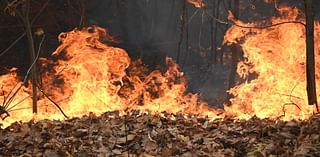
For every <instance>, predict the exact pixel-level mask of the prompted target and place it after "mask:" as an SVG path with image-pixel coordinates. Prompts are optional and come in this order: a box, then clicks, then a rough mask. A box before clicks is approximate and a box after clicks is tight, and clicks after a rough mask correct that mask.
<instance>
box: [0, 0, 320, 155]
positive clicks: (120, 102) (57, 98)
mask: <svg viewBox="0 0 320 157" xmlns="http://www.w3.org/2000/svg"><path fill="white" fill-rule="evenodd" d="M192 2H193V1H192ZM196 2H197V3H196ZM200 2H201V3H200ZM268 2H269V1H268ZM192 4H193V5H196V4H197V5H200V4H201V5H200V6H198V7H197V8H200V9H203V8H204V7H205V6H204V3H203V2H202V1H199V3H198V1H195V2H194V3H192ZM278 11H279V13H280V14H281V15H282V16H280V17H273V18H272V19H270V21H269V22H268V25H269V26H270V27H262V26H261V27H260V25H261V23H244V22H241V21H239V20H236V19H233V17H232V16H231V14H230V20H231V21H233V23H234V25H233V26H232V27H231V28H229V29H228V31H227V32H226V34H225V36H224V43H225V44H226V45H231V44H239V45H240V46H241V49H242V50H243V58H244V59H243V60H241V61H240V62H239V63H238V65H237V73H238V76H239V78H240V79H239V80H241V81H239V82H238V84H237V85H236V86H235V87H233V88H231V89H229V91H228V92H229V93H230V95H232V98H231V99H230V102H231V104H228V105H227V104H226V105H224V108H217V107H212V106H214V104H210V106H211V107H210V106H209V104H208V103H206V102H205V101H203V100H202V99H201V98H200V97H199V95H198V94H194V93H191V92H188V91H187V80H186V77H185V75H184V73H183V72H182V71H181V70H180V68H179V65H178V64H176V63H175V61H174V60H173V59H172V58H170V57H167V58H166V67H165V68H163V69H156V70H150V69H148V67H147V66H146V65H144V64H143V63H142V61H141V60H140V59H136V60H133V59H131V58H130V57H129V55H128V53H127V52H126V50H124V49H122V48H118V47H116V46H114V45H116V44H114V43H117V41H116V40H115V39H114V38H113V37H112V36H111V35H109V33H108V31H107V30H106V29H103V28H101V27H98V26H92V27H84V28H81V29H74V30H73V31H70V32H66V33H61V34H60V35H59V37H58V38H59V41H60V45H59V46H58V48H57V49H56V50H55V51H54V52H53V53H52V56H51V57H52V59H46V58H39V60H38V63H39V66H38V67H39V75H40V78H39V84H37V86H36V87H37V89H38V92H37V109H38V111H37V114H34V113H32V112H31V109H32V101H33V100H32V92H33V91H32V87H31V84H32V83H31V82H28V81H26V79H25V78H21V76H18V74H17V72H16V69H15V68H13V69H10V70H8V72H7V73H6V74H3V75H1V76H0V84H1V97H0V102H3V103H2V105H1V106H0V116H1V119H2V121H1V123H2V124H3V126H4V127H7V128H6V129H2V130H0V135H1V138H0V151H1V152H3V153H4V154H5V155H7V156H8V155H12V154H18V155H21V154H29V155H31V156H35V155H39V156H41V155H44V156H77V155H79V154H82V155H84V156H95V154H101V155H103V154H104V155H105V156H108V155H109V156H119V155H123V156H130V155H131V154H139V155H140V154H143V155H144V156H159V155H162V156H174V155H176V156H215V155H213V154H216V156H243V155H245V154H251V155H253V156H264V155H266V156H268V155H271V154H276V155H288V156H293V155H295V156H299V155H301V154H302V155H303V154H304V153H311V154H313V155H319V152H320V148H319V143H320V141H319V136H320V135H319V133H316V132H317V129H319V117H317V116H313V115H314V113H315V112H316V108H315V105H313V106H312V105H308V98H307V91H306V77H305V76H306V55H305V54H306V53H305V52H306V48H305V47H306V46H305V41H306V36H305V24H304V23H305V22H304V20H303V19H302V18H301V17H300V12H299V10H298V9H296V8H291V7H279V8H278ZM288 21H296V22H288ZM279 23H282V24H279ZM263 24H264V25H265V23H263ZM319 42H320V24H319V23H318V22H315V60H316V64H315V67H316V73H315V78H316V80H317V82H316V83H317V84H316V87H317V91H319V89H320V88H319V87H320V84H319V82H320V81H319V80H320V51H319V50H320V47H319V46H320V43H319ZM317 98H318V99H320V95H319V93H318V95H317ZM81 116H84V117H83V118H77V117H81ZM262 119H263V120H262ZM30 120H32V121H30ZM57 120H65V121H57ZM16 121H29V122H28V123H20V122H16ZM260 123H261V124H260ZM10 125H11V126H10ZM8 126H9V127H8ZM314 126H316V128H315V127H314ZM308 130H309V131H308ZM51 131H52V132H51ZM66 131H67V132H68V133H66ZM312 131H314V132H312ZM33 132H36V133H33ZM8 136H10V137H8ZM44 136H45V137H44ZM236 136H239V137H240V136H244V138H236ZM19 138H25V139H27V142H22V143H23V145H22V144H21V143H20V142H19V141H18V140H17V139H19ZM3 141H5V142H3ZM28 142H30V143H28ZM6 143H9V144H6ZM19 143H20V144H19ZM31 143H33V146H32V150H28V151H27V150H24V149H26V145H28V144H31ZM15 145H19V147H18V148H15ZM312 145H316V146H312ZM293 147H294V148H293ZM48 150H50V151H48Z"/></svg>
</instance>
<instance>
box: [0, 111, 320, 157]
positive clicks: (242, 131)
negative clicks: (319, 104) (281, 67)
mask: <svg viewBox="0 0 320 157" xmlns="http://www.w3.org/2000/svg"><path fill="white" fill-rule="evenodd" d="M319 130H320V116H314V117H312V118H310V119H308V120H304V121H289V122H283V121H280V120H267V119H264V120H263V119H258V118H256V117H253V118H251V119H249V120H246V121H245V120H234V119H232V118H229V119H228V118H226V119H217V120H213V121H210V120H209V119H207V118H205V117H199V116H190V115H189V116H186V115H182V114H168V113H162V114H161V115H150V114H144V113H140V112H139V111H131V112H128V113H127V115H123V116H120V115H119V113H118V112H108V113H104V114H102V115H101V116H95V115H94V114H90V115H89V116H84V117H82V118H73V119H69V120H65V121H56V120H54V121H52V120H41V121H37V122H35V121H30V122H25V123H21V122H17V123H14V124H12V125H11V126H9V127H7V128H5V129H1V130H0V152H1V154H2V155H1V156H26V157H27V156H50V157H60V156H79V157H81V156H83V157H88V156H99V157H100V156H101V157H104V156H110V157H111V156H163V157H167V156H185V157H189V156H190V157H191V156H208V157H210V156H214V157H219V156H238V157H241V156H255V157H264V156H297V157H298V156H320V138H319V137H320V132H319Z"/></svg>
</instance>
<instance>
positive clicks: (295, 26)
mask: <svg viewBox="0 0 320 157" xmlns="http://www.w3.org/2000/svg"><path fill="white" fill-rule="evenodd" d="M278 11H279V12H280V13H281V15H282V17H281V18H280V17H273V18H272V19H271V21H272V24H277V23H281V22H286V21H298V20H299V19H298V16H299V11H298V9H296V8H290V7H281V8H279V10H278ZM230 17H232V16H230ZM235 22H236V23H237V24H238V25H244V26H255V25H257V24H256V23H255V24H254V23H249V24H244V23H242V22H241V21H235ZM319 37H320V25H319V23H317V22H316V24H315V50H316V51H315V55H316V80H317V91H320V90H319V89H320V88H319V87H320V84H319V79H320V69H319V68H320V62H319V60H320V54H319V48H320V47H319V45H320V43H319V42H320V38H319ZM238 41H240V42H242V44H241V47H242V50H243V52H244V57H245V58H246V60H245V61H242V62H240V63H239V64H238V74H239V75H240V76H241V77H243V78H248V76H250V75H252V74H254V73H255V74H257V75H258V76H257V78H256V79H254V80H248V81H246V83H244V84H241V85H239V86H236V87H234V88H232V89H230V91H229V92H230V93H231V94H232V95H234V98H233V99H231V102H232V105H231V106H226V107H225V110H226V113H228V114H231V115H233V116H236V117H240V118H249V117H251V116H253V115H256V116H257V117H260V118H267V117H268V118H279V117H283V119H284V120H290V119H293V118H298V119H305V118H308V117H309V116H310V115H312V113H313V111H314V106H309V105H308V103H307V94H306V71H305V69H306V56H305V54H306V51H305V49H306V48H305V27H304V26H303V25H302V24H299V23H286V24H281V25H277V26H274V27H269V28H266V29H245V28H240V27H236V26H233V27H232V28H231V29H229V30H228V32H227V34H226V36H225V42H228V43H238ZM249 65H252V66H249ZM319 98H320V97H319V92H318V99H319Z"/></svg>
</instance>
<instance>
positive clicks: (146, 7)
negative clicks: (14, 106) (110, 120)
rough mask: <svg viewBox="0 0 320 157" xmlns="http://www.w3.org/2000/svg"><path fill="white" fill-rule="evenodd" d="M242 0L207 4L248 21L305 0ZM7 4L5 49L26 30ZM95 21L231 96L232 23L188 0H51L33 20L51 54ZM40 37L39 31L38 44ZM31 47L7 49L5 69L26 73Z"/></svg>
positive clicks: (0, 44)
mask: <svg viewBox="0 0 320 157" xmlns="http://www.w3.org/2000/svg"><path fill="white" fill-rule="evenodd" d="M46 2H47V0H34V1H32V12H31V14H32V15H31V17H35V16H36V15H37V14H38V11H39V10H40V9H41V7H42V6H43V5H44V4H45V3H46ZM239 2H240V3H239V6H233V1H229V0H206V1H205V8H206V11H207V13H209V14H211V15H215V16H216V17H218V18H219V19H222V20H226V18H227V10H234V9H235V8H237V7H238V8H239V11H240V15H239V19H241V20H242V21H246V22H250V21H257V20H261V19H267V18H268V17H270V16H277V14H276V12H275V7H277V6H280V5H285V4H286V5H292V6H296V7H298V8H303V3H302V1H301V0H278V1H272V3H265V2H266V0H240V1H239ZM314 3H315V4H314V5H315V8H317V7H318V8H319V7H320V2H319V1H314ZM6 5H7V2H6V1H0V10H1V13H0V52H2V51H3V50H5V49H6V48H7V47H8V46H9V45H10V44H11V43H12V42H14V41H15V40H16V39H17V38H18V37H19V36H20V35H21V34H22V33H23V31H24V28H23V24H22V22H21V20H19V18H18V17H13V16H9V15H8V14H7V13H6V12H5V11H4V10H5V7H6ZM316 11H319V9H316ZM316 18H319V14H318V13H317V14H316ZM92 24H95V25H99V26H102V27H105V28H107V29H108V30H109V31H110V33H111V34H112V35H113V36H115V37H116V38H117V39H118V40H119V41H121V42H120V44H119V45H118V46H120V47H123V48H124V49H126V50H127V51H128V53H129V54H130V56H131V57H134V58H137V57H141V58H142V59H143V61H144V63H146V64H148V65H149V66H150V67H151V68H156V67H163V64H164V58H165V56H171V57H173V58H174V59H175V60H176V61H178V62H179V64H180V66H181V68H182V69H183V71H184V72H185V73H186V76H187V77H188V79H189V89H190V90H191V91H195V92H200V93H201V94H202V95H203V97H204V98H205V99H206V100H207V101H209V102H210V103H213V104H217V103H222V102H223V101H224V99H225V98H226V90H227V88H228V76H229V72H230V68H231V67H230V49H229V48H228V47H225V46H223V45H222V40H223V35H224V32H225V31H226V30H227V28H228V27H227V26H225V25H221V24H217V23H216V21H215V20H213V19H212V18H210V17H209V16H208V15H206V14H205V13H204V12H203V11H201V10H199V9H198V8H196V7H194V6H192V5H190V4H187V3H185V0H91V1H89V0H54V1H53V0H51V1H50V2H49V3H48V6H47V7H46V9H45V11H43V12H42V13H41V15H40V16H39V18H38V20H37V21H36V22H35V24H34V25H33V29H34V31H36V30H37V29H39V28H42V29H44V31H45V33H46V35H47V38H46V40H45V42H44V45H43V50H42V54H41V55H42V56H44V57H49V56H50V54H51V52H52V51H53V50H54V49H55V48H56V47H57V45H58V42H57V35H58V34H59V33H60V32H64V31H69V30H72V29H73V28H75V27H82V26H89V25H92ZM39 40H40V39H38V38H37V37H36V36H35V41H36V42H35V43H36V44H38V43H39ZM26 47H27V42H26V40H25V39H22V40H21V41H19V42H17V44H15V46H13V47H12V48H11V49H10V51H8V52H7V53H6V54H4V55H1V59H0V66H1V68H0V69H1V70H0V74H1V73H4V72H5V69H6V67H13V66H14V67H18V68H19V72H20V73H21V74H23V73H25V70H26V69H27V67H28V66H29V64H30V63H29V59H28V52H26V49H27V48H26ZM178 53H180V54H179V55H178ZM215 56H216V57H215ZM178 57H179V58H178ZM215 58H217V59H215ZM220 58H223V61H221V60H220Z"/></svg>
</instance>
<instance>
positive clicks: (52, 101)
mask: <svg viewBox="0 0 320 157" xmlns="http://www.w3.org/2000/svg"><path fill="white" fill-rule="evenodd" d="M37 87H38V89H39V91H40V92H41V93H42V94H43V95H44V96H45V97H46V98H47V99H48V100H49V101H50V102H51V103H53V104H54V105H55V106H56V107H57V108H58V109H59V111H60V112H61V113H62V114H63V116H64V117H65V118H69V117H68V116H67V115H66V114H65V113H64V112H63V110H62V108H61V107H60V106H59V105H58V104H57V103H56V102H55V101H54V100H52V99H51V98H50V97H49V96H48V95H47V94H46V93H45V92H44V91H43V90H42V89H41V88H40V87H39V86H37Z"/></svg>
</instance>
